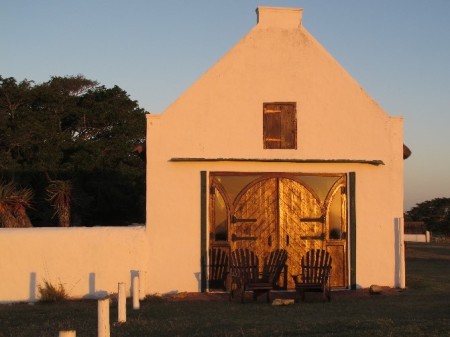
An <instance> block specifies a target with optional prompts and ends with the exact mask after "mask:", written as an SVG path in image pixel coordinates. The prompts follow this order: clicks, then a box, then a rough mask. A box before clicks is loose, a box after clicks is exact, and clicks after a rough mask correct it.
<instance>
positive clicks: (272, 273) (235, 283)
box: [230, 249, 287, 303]
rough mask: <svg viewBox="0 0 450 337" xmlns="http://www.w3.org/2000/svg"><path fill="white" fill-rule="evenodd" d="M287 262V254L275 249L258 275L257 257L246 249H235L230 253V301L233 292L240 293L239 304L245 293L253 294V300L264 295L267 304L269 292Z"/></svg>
mask: <svg viewBox="0 0 450 337" xmlns="http://www.w3.org/2000/svg"><path fill="white" fill-rule="evenodd" d="M286 260H287V252H286V251H285V250H284V249H277V250H274V251H272V252H271V253H270V255H269V256H267V258H266V259H265V260H264V266H263V271H262V273H259V259H258V256H257V255H256V254H255V253H254V252H252V251H251V250H248V249H237V250H235V251H233V252H232V253H231V276H232V282H231V289H230V300H231V298H233V297H234V291H235V290H238V289H239V290H240V291H241V302H242V303H243V302H244V296H245V292H246V291H251V292H253V300H256V299H257V297H258V296H260V295H262V294H264V293H265V294H266V296H267V302H269V301H270V291H271V290H272V289H273V288H274V286H275V284H276V282H277V280H278V278H279V277H280V273H281V270H282V269H283V267H284V265H285V263H286Z"/></svg>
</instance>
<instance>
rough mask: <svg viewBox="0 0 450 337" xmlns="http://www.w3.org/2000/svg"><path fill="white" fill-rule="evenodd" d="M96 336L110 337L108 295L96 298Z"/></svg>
mask: <svg viewBox="0 0 450 337" xmlns="http://www.w3.org/2000/svg"><path fill="white" fill-rule="evenodd" d="M98 337H110V327H109V297H106V298H102V299H100V300H98Z"/></svg>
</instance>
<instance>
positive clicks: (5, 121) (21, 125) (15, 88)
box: [0, 75, 145, 225]
mask: <svg viewBox="0 0 450 337" xmlns="http://www.w3.org/2000/svg"><path fill="white" fill-rule="evenodd" d="M144 115H145V112H144V110H143V109H141V108H140V107H139V106H138V103H137V102H136V101H133V100H131V99H130V98H129V95H128V94H127V93H126V92H125V91H124V90H122V89H121V88H119V87H118V86H114V87H113V88H106V87H105V86H101V85H99V84H98V83H97V82H96V81H93V80H89V79H86V78H85V77H83V76H82V75H78V76H66V77H52V78H51V79H50V80H49V81H47V82H44V83H41V84H35V83H34V82H32V81H28V80H24V81H22V82H17V81H16V80H15V79H13V78H6V79H4V78H2V77H0V170H1V174H2V176H3V177H6V178H10V179H11V180H13V181H16V182H18V183H20V185H29V186H31V187H32V188H33V190H34V191H35V202H36V203H35V207H34V208H35V209H34V210H32V212H31V213H32V216H33V217H34V218H35V219H38V218H40V217H41V219H40V220H39V222H42V223H45V222H48V221H49V220H48V216H49V215H50V214H51V213H53V212H52V210H51V206H50V205H49V203H48V200H46V199H47V192H46V189H47V185H48V180H47V177H48V176H52V177H54V180H70V181H72V183H73V184H74V185H73V187H74V190H73V193H74V194H75V195H74V196H73V197H75V198H77V195H76V194H79V195H80V196H81V197H80V198H77V200H78V199H79V200H82V201H81V202H79V203H77V204H76V205H75V204H74V205H73V207H72V213H76V214H74V215H77V218H80V216H81V217H83V218H84V219H83V221H82V224H85V225H91V224H92V225H98V224H112V223H113V222H114V223H123V222H125V221H129V222H136V221H139V222H142V221H144V217H145V168H144V163H143V162H142V161H141V160H140V159H139V158H138V157H137V156H136V155H133V154H132V153H131V151H132V149H133V147H134V145H135V144H136V143H139V142H142V141H143V140H144V138H145V116H144ZM113 211H114V212H113ZM43 214H45V216H44V217H42V215H43ZM50 218H51V216H50Z"/></svg>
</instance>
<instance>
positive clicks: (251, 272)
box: [231, 248, 259, 286]
mask: <svg viewBox="0 0 450 337" xmlns="http://www.w3.org/2000/svg"><path fill="white" fill-rule="evenodd" d="M258 271H259V260H258V256H257V255H256V254H255V253H254V252H253V251H251V250H249V249H247V248H245V249H244V248H240V249H236V250H234V251H232V252H231V273H232V275H233V276H234V277H235V278H236V280H237V281H238V282H239V283H240V284H239V286H240V285H242V284H245V283H248V282H253V281H255V280H257V278H258Z"/></svg>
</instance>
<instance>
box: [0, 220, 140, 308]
mask: <svg viewBox="0 0 450 337" xmlns="http://www.w3.org/2000/svg"><path fill="white" fill-rule="evenodd" d="M148 250H149V246H148V240H147V237H146V230H145V227H144V226H136V227H92V228H90V227H72V228H18V229H7V228H2V229H0V302H8V301H36V300H37V299H38V298H39V292H38V286H39V285H43V284H44V280H47V281H49V282H50V283H52V284H53V285H55V286H57V285H59V284H62V285H63V286H64V288H65V289H66V291H67V292H68V294H69V296H71V297H74V298H89V297H99V296H103V295H105V294H108V293H117V287H118V282H125V283H127V285H128V290H130V284H131V277H132V276H133V275H134V274H135V273H137V272H138V271H139V270H143V271H148V268H149V265H148ZM146 288H147V284H146V281H145V280H144V281H143V291H144V292H145V291H146Z"/></svg>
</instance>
